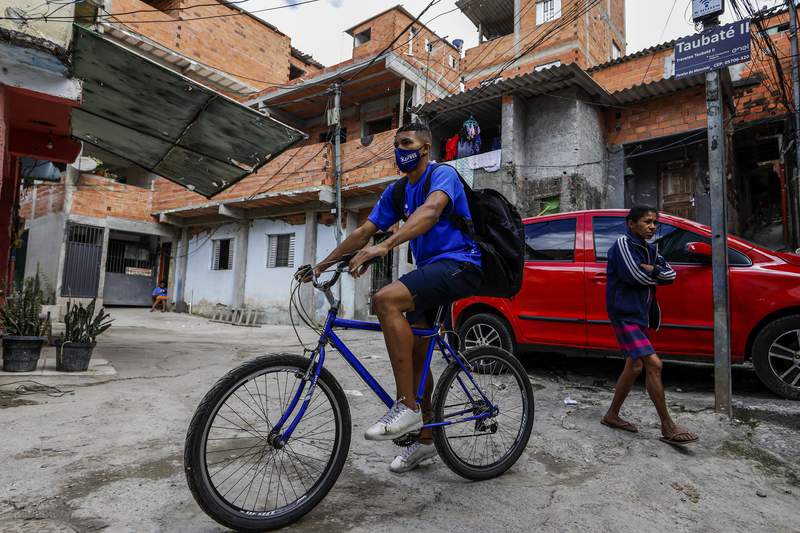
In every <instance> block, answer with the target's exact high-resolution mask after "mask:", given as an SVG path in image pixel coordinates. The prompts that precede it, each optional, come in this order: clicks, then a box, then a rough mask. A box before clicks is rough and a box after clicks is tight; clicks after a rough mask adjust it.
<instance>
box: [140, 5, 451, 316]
mask: <svg viewBox="0 0 800 533" xmlns="http://www.w3.org/2000/svg"><path fill="white" fill-rule="evenodd" d="M413 22H414V16H413V15H411V14H410V13H408V12H407V11H406V10H405V9H403V8H402V7H401V6H395V7H393V8H390V9H388V10H385V11H383V12H380V13H378V14H376V15H374V16H372V17H370V18H368V19H366V20H364V21H363V22H360V23H359V24H356V25H355V26H353V27H352V28H350V29H348V30H346V31H347V33H348V34H350V35H351V36H353V51H352V57H351V58H350V59H348V60H346V61H343V62H341V63H339V64H337V65H333V66H331V67H328V68H325V69H323V70H321V71H319V72H317V73H316V74H315V75H313V76H310V77H304V78H303V79H298V80H295V81H293V82H292V83H290V84H289V85H288V86H281V87H271V88H268V89H266V90H264V91H262V92H261V93H259V94H258V95H257V96H256V97H254V98H252V99H250V100H249V101H248V104H249V105H251V106H253V107H256V108H258V109H260V110H261V111H262V112H264V113H266V114H268V115H271V116H275V117H279V118H280V120H282V121H284V122H285V123H287V124H289V125H291V126H293V127H296V128H298V129H299V130H301V131H304V132H306V133H307V134H308V139H307V140H306V142H305V143H303V144H301V145H299V146H297V147H296V148H293V149H291V150H288V151H287V152H285V153H284V154H282V155H281V156H280V157H278V158H277V159H276V160H275V161H274V162H273V163H270V164H269V165H267V166H265V167H264V168H262V169H261V170H260V171H259V172H258V173H256V174H254V175H253V176H251V177H249V178H247V179H245V180H242V181H241V182H240V183H238V184H236V185H235V186H233V187H231V188H230V189H228V190H226V191H224V192H223V193H222V194H219V195H217V196H215V197H214V198H213V199H212V200H213V201H211V202H209V201H206V200H205V199H204V198H202V197H200V196H199V195H197V194H192V193H191V192H189V191H186V190H185V189H184V188H181V187H179V186H177V185H175V184H172V183H169V182H167V181H166V180H157V181H156V182H155V196H154V212H155V213H157V214H158V215H159V217H160V220H161V221H162V222H163V223H165V224H171V225H174V227H176V228H178V229H179V230H180V231H181V241H180V250H181V251H180V252H179V253H178V257H186V258H187V260H186V261H185V262H183V263H181V262H180V261H179V262H178V264H177V265H176V269H177V275H176V280H177V281H176V283H175V286H176V287H177V288H178V291H177V293H176V295H175V299H176V300H177V301H186V302H188V303H191V304H192V306H193V309H197V310H198V311H199V312H207V313H210V312H212V310H213V308H214V307H215V306H216V305H217V304H225V305H229V306H233V307H241V306H249V307H253V308H257V309H261V310H262V311H263V312H264V314H263V316H264V319H265V320H268V321H285V320H286V309H287V305H288V300H287V287H288V286H289V282H290V280H291V275H292V273H293V267H294V266H297V265H300V264H302V263H304V262H305V263H313V262H316V261H318V260H319V259H321V258H322V257H324V256H325V255H326V254H327V253H328V252H329V251H330V250H331V249H332V248H333V246H334V245H335V243H336V232H337V228H336V224H335V221H334V217H333V215H332V210H333V208H334V201H335V195H334V192H335V184H334V176H333V145H332V142H331V141H332V140H333V136H334V133H333V129H332V127H331V126H329V124H328V121H327V111H328V110H330V109H331V108H332V106H333V93H332V92H331V91H330V89H331V87H332V86H334V85H335V84H339V85H340V86H341V113H340V116H341V137H340V140H341V154H342V161H343V168H342V178H341V184H342V196H343V213H342V225H343V226H344V228H343V229H344V231H352V229H353V228H355V227H356V226H357V225H358V224H359V223H360V222H362V221H363V220H364V219H365V217H366V216H367V214H368V211H369V209H370V208H371V207H372V205H374V203H375V202H376V200H377V197H378V195H379V194H380V192H381V191H382V190H383V189H384V188H385V187H386V186H387V185H388V184H389V183H391V182H392V181H394V180H395V179H397V177H398V175H397V170H396V168H395V166H394V157H393V145H392V142H393V138H394V132H395V130H396V129H397V128H398V126H399V125H400V124H402V123H403V122H407V121H409V120H411V118H412V115H413V113H414V111H415V110H416V109H417V108H418V107H419V106H421V105H422V104H423V103H424V102H425V101H431V100H434V99H437V98H442V97H444V96H447V95H448V94H451V93H454V92H457V91H458V68H459V61H458V58H459V56H460V51H459V50H458V49H457V48H456V47H455V46H453V45H452V44H451V43H449V42H447V41H446V40H444V39H442V38H441V37H439V36H438V35H436V34H435V33H434V32H433V31H431V30H430V29H429V28H427V27H425V26H424V25H423V24H418V23H417V24H412V23H413ZM406 29H407V31H406ZM400 33H403V34H404V35H403V37H402V38H401V39H399V40H398V41H397V43H395V45H394V46H392V47H390V49H389V50H388V51H386V52H385V53H382V52H383V51H384V50H385V49H386V48H387V47H389V45H390V43H391V42H392V41H393V40H394V39H395V37H396V36H397V35H398V34H400ZM220 253H222V254H223V255H224V254H226V253H227V254H228V258H229V260H223V261H222V266H220V263H219V261H218V257H219V254H220ZM405 257H406V256H405V255H404V254H403V253H402V252H401V253H396V254H393V256H392V257H391V258H388V259H387V261H386V262H385V264H383V265H381V267H379V268H376V269H374V272H373V276H372V279H363V280H361V281H359V282H358V283H354V282H353V280H351V279H348V280H346V281H345V282H344V286H343V289H342V294H343V300H344V302H343V312H344V313H345V315H346V316H365V315H367V314H369V313H370V309H369V296H370V294H371V293H372V292H374V291H375V290H377V289H378V288H380V287H381V286H383V284H385V283H386V282H387V281H388V280H390V279H392V278H393V277H396V276H397V275H398V273H399V272H402V271H404V269H408V268H410V265H408V264H407V263H406V261H405ZM184 280H185V281H184ZM306 298H308V299H310V298H311V295H310V294H307V295H306Z"/></svg>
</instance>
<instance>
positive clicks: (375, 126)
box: [363, 117, 392, 137]
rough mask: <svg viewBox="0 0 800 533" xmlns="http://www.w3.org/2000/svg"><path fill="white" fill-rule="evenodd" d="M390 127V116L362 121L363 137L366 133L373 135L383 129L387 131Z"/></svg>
mask: <svg viewBox="0 0 800 533" xmlns="http://www.w3.org/2000/svg"><path fill="white" fill-rule="evenodd" d="M390 129H392V117H383V118H376V119H375V120H367V121H364V134H363V137H366V136H367V135H375V134H376V133H381V132H383V131H389V130H390Z"/></svg>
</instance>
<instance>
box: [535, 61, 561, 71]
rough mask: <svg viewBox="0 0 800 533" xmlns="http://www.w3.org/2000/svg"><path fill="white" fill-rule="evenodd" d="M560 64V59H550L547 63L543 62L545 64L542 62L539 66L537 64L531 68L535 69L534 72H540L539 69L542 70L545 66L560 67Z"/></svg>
mask: <svg viewBox="0 0 800 533" xmlns="http://www.w3.org/2000/svg"><path fill="white" fill-rule="evenodd" d="M560 66H561V61H551V62H549V63H545V64H543V65H539V66H537V67H534V69H533V70H535V71H536V72H540V71H542V70H544V69H546V68H550V67H560Z"/></svg>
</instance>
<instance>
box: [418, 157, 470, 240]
mask: <svg viewBox="0 0 800 533" xmlns="http://www.w3.org/2000/svg"><path fill="white" fill-rule="evenodd" d="M439 167H450V168H452V169H453V172H455V173H456V176H458V179H459V181H461V185H462V186H463V187H464V193H465V194H466V195H467V201H468V203H469V198H470V196H471V195H472V194H474V191H473V190H472V187H470V186H469V183H467V181H466V180H465V179H464V177H463V176H462V175H461V173H460V172H459V171H458V169H456V167H454V166H453V165H448V164H447V163H437V164H436V165H435V166H434V168H433V170H436V169H437V168H439ZM433 170H431V174H433ZM427 187H428V191H430V188H431V187H430V183H429V184H428V185H427ZM426 192H427V191H426ZM453 211H455V206H453ZM473 217H474V214H473ZM450 221H451V222H452V223H453V224H454V225H455V227H457V228H458V229H460V230H461V231H463V232H464V233H466V234H467V235H468V236H469V238H470V239H472V240H473V241H475V242H481V239H480V237H479V236H478V234H477V233H476V232H475V227H474V226H473V224H472V220H469V219H467V218H464V217H462V216H458V215H456V214H455V213H452V214H451V215H450Z"/></svg>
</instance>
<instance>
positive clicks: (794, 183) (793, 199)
mask: <svg viewBox="0 0 800 533" xmlns="http://www.w3.org/2000/svg"><path fill="white" fill-rule="evenodd" d="M794 3H795V0H786V4H787V6H788V7H789V37H790V40H791V43H792V89H793V92H794V155H795V160H794V172H792V179H791V184H790V186H789V198H790V201H789V216H790V219H791V223H790V225H789V226H790V228H791V229H792V237H791V239H792V244H793V245H794V246H795V247H796V246H800V227H798V226H800V203H798V202H800V194H799V193H798V191H800V188H798V185H800V183H798V176H800V67H798V58H797V54H798V46H797V10H796V9H795V5H794Z"/></svg>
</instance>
